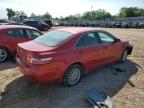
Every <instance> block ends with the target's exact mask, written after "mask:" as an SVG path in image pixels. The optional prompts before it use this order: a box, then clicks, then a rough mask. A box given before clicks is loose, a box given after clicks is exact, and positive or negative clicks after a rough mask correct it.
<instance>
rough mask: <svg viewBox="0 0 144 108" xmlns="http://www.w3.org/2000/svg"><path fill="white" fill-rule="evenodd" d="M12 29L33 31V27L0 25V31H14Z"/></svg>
mask: <svg viewBox="0 0 144 108" xmlns="http://www.w3.org/2000/svg"><path fill="white" fill-rule="evenodd" d="M14 28H26V29H35V28H33V27H30V26H24V25H0V30H3V29H14Z"/></svg>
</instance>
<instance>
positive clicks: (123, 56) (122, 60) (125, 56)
mask: <svg viewBox="0 0 144 108" xmlns="http://www.w3.org/2000/svg"><path fill="white" fill-rule="evenodd" d="M127 56H128V51H127V50H125V51H124V52H123V54H122V56H121V59H120V62H125V61H126V59H127Z"/></svg>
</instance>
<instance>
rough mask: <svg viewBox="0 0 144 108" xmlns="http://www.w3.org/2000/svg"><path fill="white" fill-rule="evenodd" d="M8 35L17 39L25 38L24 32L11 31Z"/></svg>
mask: <svg viewBox="0 0 144 108" xmlns="http://www.w3.org/2000/svg"><path fill="white" fill-rule="evenodd" d="M7 34H8V35H10V36H13V37H15V38H25V36H24V32H23V30H9V31H8V32H7Z"/></svg>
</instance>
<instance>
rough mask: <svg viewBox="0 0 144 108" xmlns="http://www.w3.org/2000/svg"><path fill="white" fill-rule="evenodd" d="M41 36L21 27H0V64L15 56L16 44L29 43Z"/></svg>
mask: <svg viewBox="0 0 144 108" xmlns="http://www.w3.org/2000/svg"><path fill="white" fill-rule="evenodd" d="M40 35H42V33H41V32H40V31H38V30H37V29H35V28H32V27H28V26H21V25H1V26H0V63H1V62H4V61H5V60H6V59H7V58H8V57H9V56H15V55H16V49H17V44H18V43H21V42H26V41H30V40H32V39H35V38H36V37H38V36H40Z"/></svg>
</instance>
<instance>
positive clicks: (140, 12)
mask: <svg viewBox="0 0 144 108" xmlns="http://www.w3.org/2000/svg"><path fill="white" fill-rule="evenodd" d="M138 16H144V9H142V8H137V7H129V8H127V7H123V8H121V9H120V12H119V17H138Z"/></svg>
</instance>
